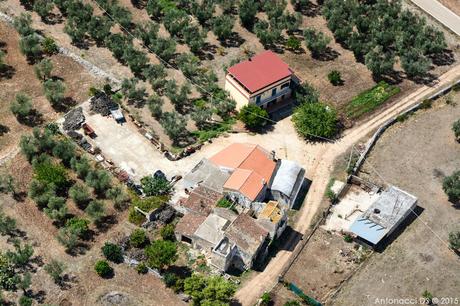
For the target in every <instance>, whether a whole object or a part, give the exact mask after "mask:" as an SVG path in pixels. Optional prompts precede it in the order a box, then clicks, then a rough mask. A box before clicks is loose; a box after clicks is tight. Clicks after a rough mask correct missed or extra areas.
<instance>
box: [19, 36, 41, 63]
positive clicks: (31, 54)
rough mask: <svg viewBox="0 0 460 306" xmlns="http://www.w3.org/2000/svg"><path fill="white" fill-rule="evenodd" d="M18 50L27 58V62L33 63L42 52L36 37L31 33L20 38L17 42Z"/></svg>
mask: <svg viewBox="0 0 460 306" xmlns="http://www.w3.org/2000/svg"><path fill="white" fill-rule="evenodd" d="M19 50H20V51H21V53H22V54H24V55H25V56H26V57H27V60H29V61H31V62H33V61H34V60H35V59H36V58H37V57H38V56H39V55H40V54H41V52H42V48H41V45H40V39H39V38H38V35H37V34H35V33H33V34H29V35H27V36H22V37H21V39H20V40H19Z"/></svg>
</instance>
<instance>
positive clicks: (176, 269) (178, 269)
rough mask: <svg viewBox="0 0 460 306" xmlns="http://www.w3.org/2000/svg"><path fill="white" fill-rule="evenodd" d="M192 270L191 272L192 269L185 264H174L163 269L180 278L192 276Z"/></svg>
mask: <svg viewBox="0 0 460 306" xmlns="http://www.w3.org/2000/svg"><path fill="white" fill-rule="evenodd" d="M192 272H193V271H192V269H190V268H189V267H187V266H176V265H172V266H169V267H168V268H167V269H166V270H165V273H173V274H175V275H177V276H178V277H179V278H182V279H185V278H187V277H190V276H192Z"/></svg>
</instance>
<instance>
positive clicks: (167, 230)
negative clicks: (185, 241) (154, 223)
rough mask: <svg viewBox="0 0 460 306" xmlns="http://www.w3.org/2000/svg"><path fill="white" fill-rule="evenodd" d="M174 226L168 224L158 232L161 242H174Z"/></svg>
mask: <svg viewBox="0 0 460 306" xmlns="http://www.w3.org/2000/svg"><path fill="white" fill-rule="evenodd" d="M174 229H175V226H174V224H172V223H170V224H167V225H165V226H163V227H162V228H161V230H160V235H161V238H163V240H169V241H175V240H176V236H175V235H174Z"/></svg>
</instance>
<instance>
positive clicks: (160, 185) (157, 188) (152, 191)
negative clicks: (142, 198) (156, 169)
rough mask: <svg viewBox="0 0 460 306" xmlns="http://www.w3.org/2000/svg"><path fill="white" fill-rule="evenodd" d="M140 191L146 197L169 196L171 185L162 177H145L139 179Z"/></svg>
mask: <svg viewBox="0 0 460 306" xmlns="http://www.w3.org/2000/svg"><path fill="white" fill-rule="evenodd" d="M141 184H142V190H143V191H144V193H145V194H146V195H147V196H158V195H166V194H170V193H171V191H172V185H171V183H170V182H169V181H168V180H166V179H165V178H162V177H153V176H145V177H143V178H142V179H141Z"/></svg>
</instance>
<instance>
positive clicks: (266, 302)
mask: <svg viewBox="0 0 460 306" xmlns="http://www.w3.org/2000/svg"><path fill="white" fill-rule="evenodd" d="M260 300H261V305H270V302H271V301H272V297H271V296H270V293H268V292H264V294H262V296H261V297H260Z"/></svg>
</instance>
